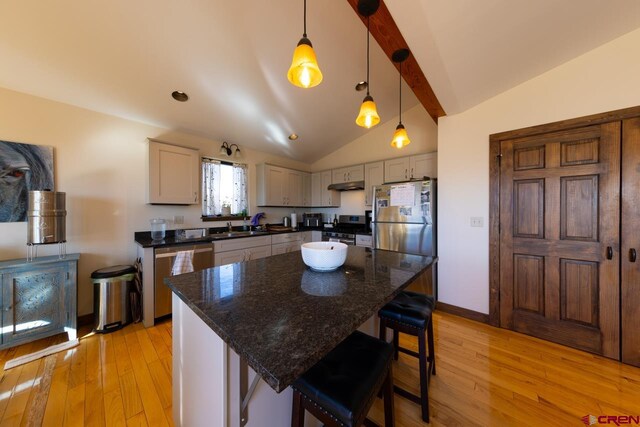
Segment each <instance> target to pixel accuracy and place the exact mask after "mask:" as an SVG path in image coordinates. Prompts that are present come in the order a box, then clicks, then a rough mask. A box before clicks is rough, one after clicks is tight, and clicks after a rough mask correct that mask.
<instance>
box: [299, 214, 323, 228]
mask: <svg viewBox="0 0 640 427" xmlns="http://www.w3.org/2000/svg"><path fill="white" fill-rule="evenodd" d="M302 224H303V225H304V226H305V227H321V226H322V214H321V213H315V212H305V213H303V214H302Z"/></svg>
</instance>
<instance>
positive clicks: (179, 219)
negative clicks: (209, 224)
mask: <svg viewBox="0 0 640 427" xmlns="http://www.w3.org/2000/svg"><path fill="white" fill-rule="evenodd" d="M173 223H174V224H184V216H182V215H176V216H174V217H173Z"/></svg>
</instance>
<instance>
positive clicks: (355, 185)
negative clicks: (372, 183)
mask: <svg viewBox="0 0 640 427" xmlns="http://www.w3.org/2000/svg"><path fill="white" fill-rule="evenodd" d="M327 190H337V191H351V190H364V181H352V182H343V183H341V184H331V185H330V186H328V187H327Z"/></svg>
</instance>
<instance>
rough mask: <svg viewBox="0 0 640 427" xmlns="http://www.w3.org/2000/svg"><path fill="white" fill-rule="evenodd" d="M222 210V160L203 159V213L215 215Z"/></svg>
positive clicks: (204, 214)
mask: <svg viewBox="0 0 640 427" xmlns="http://www.w3.org/2000/svg"><path fill="white" fill-rule="evenodd" d="M220 212H222V203H221V202H220V162H218V161H216V160H210V159H202V215H203V216H213V215H218V214H219V213H220Z"/></svg>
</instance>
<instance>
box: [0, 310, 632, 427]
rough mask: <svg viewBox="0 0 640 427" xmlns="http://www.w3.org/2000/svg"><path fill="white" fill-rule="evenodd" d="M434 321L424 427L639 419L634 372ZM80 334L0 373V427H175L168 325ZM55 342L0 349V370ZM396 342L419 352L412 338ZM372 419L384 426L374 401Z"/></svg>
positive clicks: (412, 376)
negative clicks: (67, 345)
mask: <svg viewBox="0 0 640 427" xmlns="http://www.w3.org/2000/svg"><path fill="white" fill-rule="evenodd" d="M434 320H435V335H436V357H437V362H436V367H437V376H436V377H433V379H432V382H431V389H430V399H431V414H432V415H431V420H432V421H431V425H434V426H436V425H442V426H503V425H506V426H509V425H513V426H516V425H517V426H522V425H531V426H534V425H535V426H541V425H544V426H547V425H548V426H555V425H557V426H568V425H575V426H579V425H581V424H582V422H581V420H580V419H581V418H582V417H583V416H585V415H588V414H591V415H595V416H599V415H634V416H638V415H640V369H639V368H634V367H631V366H628V365H623V364H621V363H618V362H615V361H612V360H609V359H605V358H603V357H599V356H595V355H592V354H589V353H584V352H581V351H579V350H573V349H570V348H566V347H562V346H560V345H556V344H553V343H548V342H545V341H542V340H538V339H535V338H531V337H527V336H525V335H521V334H518V333H515V332H511V331H507V330H503V329H496V328H492V327H490V326H487V325H484V324H481V323H477V322H472V321H469V320H465V319H462V318H459V317H456V316H452V315H449V314H444V313H436V315H435V316H434ZM80 332H81V333H80V337H81V344H80V346H78V347H76V348H74V349H70V350H67V351H64V352H60V353H58V354H55V355H51V356H48V357H46V358H44V359H40V360H37V361H33V362H30V363H28V364H25V365H22V366H18V367H16V368H13V369H10V370H8V371H3V372H2V377H1V378H0V420H1V421H0V425H1V426H3V427H4V426H14V425H16V426H17V425H26V426H39V425H44V426H61V425H64V426H82V425H99V426H109V427H110V426H125V425H126V426H168V425H173V423H172V418H171V323H170V322H165V323H162V324H159V325H156V326H155V327H153V328H149V329H145V328H144V327H143V326H142V325H141V324H137V325H131V326H128V327H126V328H125V329H123V330H121V331H118V332H114V333H111V334H106V335H95V334H90V333H89V331H88V330H85V331H80ZM83 332H84V333H83ZM60 339H61V338H60V337H53V338H49V339H45V340H41V341H38V342H35V343H31V344H26V345H23V346H20V347H15V348H12V349H8V350H4V351H1V352H0V363H2V364H4V362H6V361H7V360H9V359H12V358H15V357H18V356H21V355H23V354H28V353H31V352H33V351H36V350H39V349H41V348H44V347H47V346H49V345H51V344H55V343H56V342H58V341H59V340H60ZM401 345H403V346H405V347H409V348H413V349H414V350H415V349H417V341H416V340H415V339H414V338H412V337H406V336H401ZM417 369H418V362H417V360H415V359H413V358H411V357H409V356H407V355H405V354H402V353H401V354H400V360H399V361H398V363H397V365H396V366H395V367H394V376H395V378H394V379H395V381H396V382H398V383H401V384H402V385H403V386H404V387H406V388H408V389H409V390H411V391H413V392H416V393H417V391H418V390H417V389H418V375H417ZM395 411H396V425H397V426H399V427H404V426H422V425H424V424H423V423H422V421H421V420H420V408H419V407H418V405H415V404H413V403H410V402H408V401H406V400H405V399H403V398H401V397H399V396H396V398H395ZM370 417H371V418H372V419H374V420H376V422H378V423H382V420H383V411H382V401H381V400H378V401H376V403H375V405H374V407H373V408H372V410H371V413H370ZM277 427H279V426H277Z"/></svg>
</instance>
